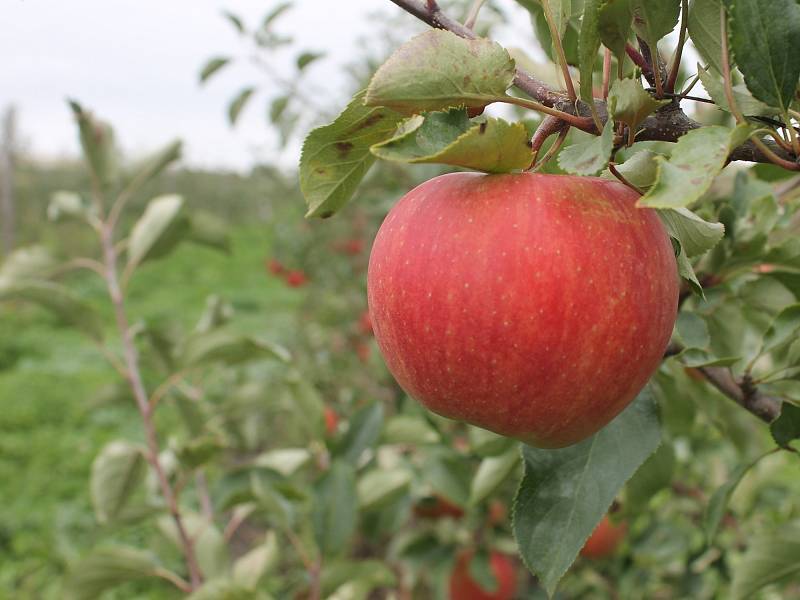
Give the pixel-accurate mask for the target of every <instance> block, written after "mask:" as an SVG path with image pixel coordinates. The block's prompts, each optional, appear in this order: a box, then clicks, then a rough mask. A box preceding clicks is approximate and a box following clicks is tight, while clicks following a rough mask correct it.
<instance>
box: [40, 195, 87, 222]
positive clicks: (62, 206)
mask: <svg viewBox="0 0 800 600" xmlns="http://www.w3.org/2000/svg"><path fill="white" fill-rule="evenodd" d="M92 212H93V211H92V207H91V205H90V204H89V203H88V202H86V201H85V200H84V199H83V197H82V196H81V195H80V194H76V193H75V192H67V191H64V190H59V191H57V192H53V195H52V196H51V197H50V204H48V205H47V218H48V219H49V220H50V221H52V222H54V223H60V222H62V221H69V220H79V221H86V220H88V219H89V217H90V215H92Z"/></svg>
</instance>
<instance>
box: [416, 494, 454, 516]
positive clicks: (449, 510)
mask: <svg viewBox="0 0 800 600" xmlns="http://www.w3.org/2000/svg"><path fill="white" fill-rule="evenodd" d="M413 510H414V515H416V516H417V517H419V518H420V519H441V518H443V517H453V518H454V519H460V518H461V517H463V516H464V510H463V509H462V508H461V507H460V506H457V505H455V504H453V503H452V502H450V501H449V500H447V499H446V498H443V497H442V496H438V495H437V496H428V497H426V498H423V499H422V500H420V501H419V502H417V503H416V504H415V505H414V509H413Z"/></svg>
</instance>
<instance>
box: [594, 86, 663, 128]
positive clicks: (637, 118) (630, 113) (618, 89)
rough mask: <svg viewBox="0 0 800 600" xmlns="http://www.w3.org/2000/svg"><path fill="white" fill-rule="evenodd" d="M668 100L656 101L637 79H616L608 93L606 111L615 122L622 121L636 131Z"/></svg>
mask: <svg viewBox="0 0 800 600" xmlns="http://www.w3.org/2000/svg"><path fill="white" fill-rule="evenodd" d="M668 103H669V101H668V100H656V99H655V98H653V97H652V96H651V95H650V94H648V93H647V92H646V91H645V90H644V88H643V87H642V84H641V82H640V81H639V80H638V79H617V80H616V81H615V82H614V83H613V84H612V85H611V89H610V90H609V92H608V111H609V114H610V115H611V116H612V117H613V118H614V120H615V121H622V122H623V123H625V124H626V125H627V126H628V128H629V129H631V130H633V131H636V128H637V127H638V126H639V124H640V123H641V122H642V121H644V120H645V119H646V118H647V115H649V114H650V113H652V112H654V111H655V110H656V109H658V108H659V107H661V106H663V105H664V104H668Z"/></svg>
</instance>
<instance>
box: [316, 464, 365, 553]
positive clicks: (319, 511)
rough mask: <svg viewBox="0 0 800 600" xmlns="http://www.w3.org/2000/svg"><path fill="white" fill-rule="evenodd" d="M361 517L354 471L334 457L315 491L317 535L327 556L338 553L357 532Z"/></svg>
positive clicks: (320, 546)
mask: <svg viewBox="0 0 800 600" xmlns="http://www.w3.org/2000/svg"><path fill="white" fill-rule="evenodd" d="M357 517H358V495H357V493H356V476H355V470H354V469H353V467H352V466H351V465H349V464H348V463H346V462H344V461H341V460H335V461H333V464H332V465H331V468H330V470H329V471H328V472H327V473H325V475H323V476H322V479H320V480H319V481H318V482H317V485H316V486H315V490H314V511H313V514H312V522H313V524H314V537H315V539H316V541H317V546H318V547H319V549H320V551H321V552H322V554H323V555H324V556H326V557H328V556H329V555H333V554H338V553H339V552H340V551H342V550H344V547H345V545H346V544H347V542H348V541H350V538H351V537H352V536H353V534H354V533H355V529H356V519H357Z"/></svg>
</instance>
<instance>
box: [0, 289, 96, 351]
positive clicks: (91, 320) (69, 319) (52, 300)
mask: <svg viewBox="0 0 800 600" xmlns="http://www.w3.org/2000/svg"><path fill="white" fill-rule="evenodd" d="M3 300H23V301H25V302H33V303H34V304H38V305H39V306H41V307H42V308H46V309H47V310H49V311H50V312H52V313H54V314H55V315H56V316H58V317H59V318H60V319H62V320H64V322H66V323H70V324H72V325H75V326H76V327H78V329H81V330H83V331H85V332H86V333H88V334H89V335H90V336H91V337H93V338H95V339H100V338H102V337H103V322H102V320H101V318H100V316H99V315H98V314H97V313H96V312H95V311H94V309H92V307H90V306H89V305H88V304H86V303H85V302H83V301H82V300H81V299H80V298H78V297H77V296H75V294H73V293H72V291H71V290H69V289H68V288H66V287H64V286H62V285H58V284H56V283H50V282H49V281H37V280H22V281H18V282H16V283H6V282H5V281H4V280H0V302H2V301H3Z"/></svg>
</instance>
